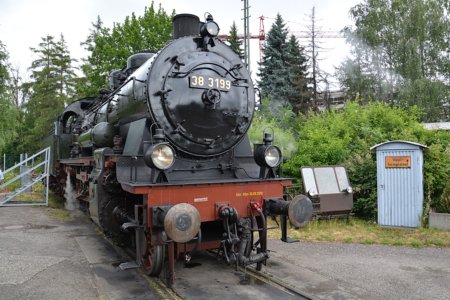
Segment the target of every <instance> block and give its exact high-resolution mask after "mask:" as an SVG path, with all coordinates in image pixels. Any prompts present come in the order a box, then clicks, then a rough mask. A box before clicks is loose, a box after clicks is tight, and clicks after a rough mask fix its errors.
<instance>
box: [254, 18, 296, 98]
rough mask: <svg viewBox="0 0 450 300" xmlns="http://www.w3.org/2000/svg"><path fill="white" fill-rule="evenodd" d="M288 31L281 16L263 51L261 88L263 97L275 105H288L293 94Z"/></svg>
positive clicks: (260, 69) (273, 25)
mask: <svg viewBox="0 0 450 300" xmlns="http://www.w3.org/2000/svg"><path fill="white" fill-rule="evenodd" d="M287 36H288V30H287V29H286V24H285V23H284V21H283V19H282V17H281V15H280V14H277V17H276V19H275V22H274V23H273V24H272V27H271V29H270V31H269V33H268V34H267V38H266V46H265V48H264V50H263V61H262V62H260V63H259V74H258V76H259V78H260V81H259V87H260V88H261V93H262V96H263V97H268V98H269V99H270V100H271V101H272V103H273V104H278V105H274V107H277V106H279V105H282V106H285V105H288V103H289V102H288V99H289V96H290V95H291V94H292V92H291V87H290V83H289V78H290V75H289V68H288V67H287V64H286V63H287V61H288V57H289V54H288V53H289V45H288V43H287V42H286V40H287Z"/></svg>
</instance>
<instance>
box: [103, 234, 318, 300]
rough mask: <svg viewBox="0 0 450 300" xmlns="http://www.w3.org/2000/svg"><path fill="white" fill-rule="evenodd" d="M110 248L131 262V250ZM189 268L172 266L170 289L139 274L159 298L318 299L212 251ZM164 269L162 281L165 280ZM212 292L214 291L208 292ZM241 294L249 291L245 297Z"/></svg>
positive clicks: (164, 284) (180, 262)
mask: <svg viewBox="0 0 450 300" xmlns="http://www.w3.org/2000/svg"><path fill="white" fill-rule="evenodd" d="M106 240H108V241H109V243H110V245H111V246H113V248H114V249H115V250H116V252H117V253H119V254H120V255H121V256H122V257H123V258H124V259H125V260H128V261H132V260H133V259H134V258H133V251H132V249H124V248H121V247H119V246H117V245H116V244H115V243H114V242H113V241H112V240H110V239H108V238H106ZM193 260H195V262H191V265H190V266H186V265H184V262H183V261H177V262H176V266H175V272H176V279H175V283H174V285H173V286H172V287H169V286H168V285H167V284H166V282H165V281H164V280H163V279H160V278H158V277H150V276H148V275H147V274H145V272H144V271H143V270H142V269H141V270H140V274H141V276H142V277H143V278H145V280H146V281H147V282H148V284H149V285H150V288H151V289H152V290H154V291H155V292H156V293H157V294H158V295H159V296H160V297H161V299H168V300H181V299H185V298H186V299H187V298H189V299H208V300H209V299H211V298H215V299H222V300H226V299H233V300H234V299H258V295H260V296H261V297H259V299H264V298H267V297H269V298H270V299H317V298H316V297H314V296H312V295H310V294H308V293H306V292H304V291H302V290H300V289H299V288H297V287H295V286H294V285H292V284H290V283H288V282H285V281H284V280H283V279H282V278H280V277H278V276H276V275H275V274H272V273H270V272H269V271H267V269H265V268H263V270H262V271H256V269H255V268H254V267H253V266H248V267H246V268H243V267H238V268H236V267H234V266H229V265H227V264H226V263H225V262H224V261H223V260H221V259H218V256H217V254H216V253H214V252H204V253H202V254H199V255H198V256H195V257H194V258H193ZM165 272H168V270H165V269H163V272H162V274H161V278H164V277H165V275H166V274H165ZM211 291H213V292H212V293H211ZM242 291H246V292H247V291H250V292H249V297H245V293H244V294H243V293H242Z"/></svg>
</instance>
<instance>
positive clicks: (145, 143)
mask: <svg viewBox="0 0 450 300" xmlns="http://www.w3.org/2000/svg"><path fill="white" fill-rule="evenodd" d="M173 25H174V36H173V40H172V41H171V42H169V43H168V44H167V45H166V46H165V47H164V48H163V49H162V50H161V51H159V52H158V53H156V54H155V53H138V54H135V55H133V56H131V57H130V58H129V59H128V62H127V67H126V68H125V69H123V70H117V71H114V72H113V73H112V74H111V76H110V88H109V90H102V91H101V93H100V95H99V96H97V97H95V98H86V99H81V100H78V101H76V102H74V103H72V104H71V105H69V106H68V107H67V108H66V109H65V111H64V112H63V113H62V114H61V115H60V117H59V118H58V120H57V122H56V130H55V135H54V138H53V145H52V149H53V150H54V156H55V157H56V159H55V161H54V165H53V170H54V174H53V176H52V177H51V182H50V187H51V188H52V189H53V190H54V191H57V192H60V193H63V192H64V189H65V186H66V185H67V183H71V184H72V185H73V186H74V188H75V193H76V199H77V200H78V202H79V203H80V205H81V206H82V207H84V208H85V209H86V210H87V211H88V213H89V215H90V217H91V218H92V220H93V221H94V222H95V223H97V224H98V225H99V226H100V227H101V228H102V229H103V230H104V231H105V233H106V234H107V235H109V236H110V237H111V238H112V239H113V240H115V241H116V242H118V243H119V244H121V245H125V246H128V247H132V249H135V250H133V251H135V255H136V260H137V263H138V264H139V265H141V266H142V267H143V268H144V269H145V271H146V272H147V273H148V274H149V275H153V276H157V275H159V274H160V273H161V270H162V269H163V267H164V266H167V267H168V269H167V270H168V274H169V276H170V277H169V278H170V280H171V281H173V279H174V261H175V259H177V258H180V257H184V258H185V259H186V260H187V261H188V260H189V259H190V255H191V253H192V252H193V251H195V250H205V249H216V250H217V251H218V253H220V254H221V255H223V257H224V258H225V259H226V261H227V262H229V263H230V264H231V263H233V264H239V265H249V264H256V267H257V269H260V268H261V266H262V264H264V263H265V262H266V260H267V258H268V252H267V234H266V231H267V225H266V218H267V216H277V215H281V216H282V219H283V220H284V221H286V218H287V217H289V219H290V221H291V223H292V224H293V225H294V226H302V225H303V224H304V223H306V222H307V221H308V220H309V219H310V217H311V212H312V207H311V201H310V200H309V199H308V198H307V197H305V196H303V195H299V196H296V197H294V198H293V200H291V201H286V200H287V199H284V189H285V187H287V186H289V185H290V184H291V180H290V179H287V178H279V177H277V176H276V172H275V171H276V168H277V167H278V166H279V164H280V163H281V159H282V157H281V151H280V149H279V148H278V147H276V146H274V145H273V144H272V136H271V135H270V134H268V133H264V136H263V139H262V143H260V144H255V145H254V149H253V151H252V149H251V146H250V142H249V139H248V136H247V130H248V128H249V126H250V124H251V122H252V118H253V115H254V111H255V90H254V87H253V84H252V80H251V78H250V75H249V73H248V71H247V69H246V68H245V66H244V65H243V63H242V61H241V60H240V58H239V57H238V56H237V55H236V54H235V53H234V52H233V51H232V50H231V49H230V48H229V47H228V46H227V45H226V44H225V43H223V42H222V41H220V40H219V39H218V38H217V34H218V32H219V26H218V25H217V23H216V22H214V20H213V18H212V17H211V16H210V15H208V16H207V18H206V21H205V22H200V21H199V18H198V17H197V16H194V15H188V14H183V15H177V16H175V17H174V23H173ZM67 180H69V182H67ZM282 224H283V226H282V230H283V231H284V233H285V232H286V222H282ZM284 236H285V235H284Z"/></svg>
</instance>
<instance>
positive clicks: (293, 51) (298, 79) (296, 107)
mask: <svg viewBox="0 0 450 300" xmlns="http://www.w3.org/2000/svg"><path fill="white" fill-rule="evenodd" d="M288 54H289V56H288V60H287V66H288V68H289V83H290V85H291V87H292V88H291V91H290V95H289V97H288V101H289V103H290V104H291V106H292V109H293V111H294V113H296V114H298V113H299V112H303V113H305V114H306V113H307V112H308V110H309V109H310V104H311V103H310V100H311V99H310V98H311V92H310V90H309V88H308V83H309V81H310V79H309V78H308V59H307V57H306V55H305V49H304V48H303V47H300V45H299V42H298V40H297V38H296V37H295V36H294V35H291V37H290V39H289V43H288Z"/></svg>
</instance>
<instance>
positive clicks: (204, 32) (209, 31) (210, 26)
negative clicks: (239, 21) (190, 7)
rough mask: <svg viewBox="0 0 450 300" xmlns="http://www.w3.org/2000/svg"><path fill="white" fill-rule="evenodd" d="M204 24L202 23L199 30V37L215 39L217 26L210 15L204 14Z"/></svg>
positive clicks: (217, 31) (217, 30) (217, 32)
mask: <svg viewBox="0 0 450 300" xmlns="http://www.w3.org/2000/svg"><path fill="white" fill-rule="evenodd" d="M205 15H206V22H205V23H203V25H202V27H201V28H200V35H201V36H202V37H206V36H209V37H216V36H217V35H218V34H219V30H220V28H219V25H218V24H217V23H216V22H214V19H213V17H212V15H211V14H209V13H206V14H205Z"/></svg>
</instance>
